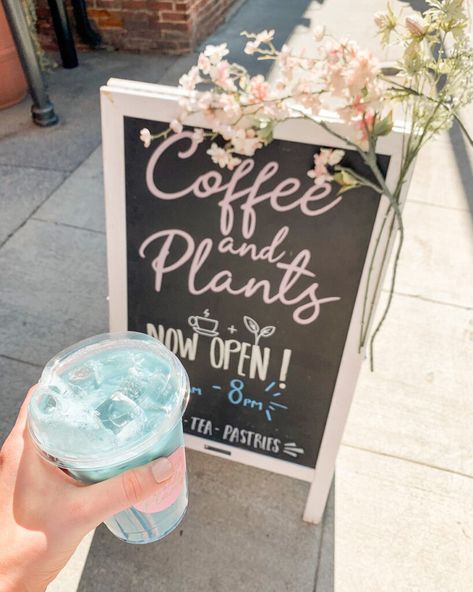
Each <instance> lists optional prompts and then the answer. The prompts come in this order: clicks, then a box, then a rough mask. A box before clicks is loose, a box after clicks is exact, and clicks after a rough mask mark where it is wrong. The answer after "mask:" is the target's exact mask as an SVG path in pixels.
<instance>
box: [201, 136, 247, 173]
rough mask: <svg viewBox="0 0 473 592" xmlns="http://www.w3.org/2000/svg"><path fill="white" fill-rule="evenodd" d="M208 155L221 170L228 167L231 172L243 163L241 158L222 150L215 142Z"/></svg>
mask: <svg viewBox="0 0 473 592" xmlns="http://www.w3.org/2000/svg"><path fill="white" fill-rule="evenodd" d="M207 154H208V155H209V156H210V157H211V159H212V161H213V162H214V163H215V164H218V166H219V167H220V168H221V169H224V168H225V167H226V168H228V169H229V170H232V169H234V168H235V167H236V166H237V165H238V164H240V162H241V159H240V158H235V157H234V156H233V154H232V153H231V152H227V151H226V150H225V149H224V148H220V147H219V146H217V144H216V143H215V142H212V146H211V147H210V148H209V149H208V150H207Z"/></svg>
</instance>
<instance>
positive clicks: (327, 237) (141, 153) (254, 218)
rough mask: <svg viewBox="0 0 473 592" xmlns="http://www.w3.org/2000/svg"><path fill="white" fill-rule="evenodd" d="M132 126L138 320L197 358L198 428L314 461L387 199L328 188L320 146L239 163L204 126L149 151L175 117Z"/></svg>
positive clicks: (286, 147) (191, 426) (271, 150)
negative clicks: (215, 151)
mask: <svg viewBox="0 0 473 592" xmlns="http://www.w3.org/2000/svg"><path fill="white" fill-rule="evenodd" d="M123 125H124V163H125V189H126V191H125V201H126V250H127V292H128V293H127V300H128V328H129V329H130V330H136V331H142V332H148V333H150V334H152V335H155V336H156V337H159V338H160V339H161V340H162V341H163V342H165V343H166V345H167V346H168V347H170V348H171V349H172V350H173V351H175V353H176V354H177V355H178V356H179V357H180V358H181V360H182V361H183V364H184V366H185V367H186V369H187V371H188V373H189V376H190V380H191V385H192V394H191V399H190V403H189V406H188V409H187V411H186V414H185V418H184V422H185V424H184V425H185V431H186V432H187V433H188V434H192V435H195V436H199V437H202V438H205V439H206V440H208V441H209V442H210V444H211V445H212V444H214V445H215V449H216V450H219V448H218V446H219V443H220V444H225V445H227V446H232V447H237V448H242V449H245V450H249V451H252V452H256V453H257V454H260V455H266V456H270V457H274V458H277V459H282V460H285V461H289V462H290V463H296V464H298V465H302V466H306V467H311V468H314V466H315V464H316V460H317V456H318V452H319V449H320V445H321V440H322V436H323V433H324V429H325V424H326V421H327V416H328V412H329V409H330V404H331V400H332V395H333V392H334V388H335V382H336V379H337V375H338V372H339V367H340V362H341V358H342V353H343V349H344V346H345V342H346V339H347V332H348V328H349V325H350V320H351V316H352V313H353V307H354V303H355V298H356V295H357V292H358V290H359V285H360V278H361V274H362V270H363V266H364V265H365V260H366V255H367V249H368V246H369V243H370V240H371V237H372V232H373V225H374V222H375V218H376V215H377V212H378V207H379V204H380V197H379V195H377V194H376V193H375V192H374V191H372V190H371V189H367V188H359V189H355V190H352V191H350V192H347V193H346V194H343V195H341V196H337V189H338V187H337V185H336V184H329V183H327V184H325V185H322V186H319V187H317V186H315V185H314V182H313V180H312V179H310V178H309V177H308V176H307V171H308V170H309V169H310V168H311V167H312V165H313V155H314V152H315V151H316V150H317V148H319V147H318V146H314V145H309V144H304V143H299V142H293V141H285V140H275V141H274V142H273V143H272V144H270V145H269V146H268V147H266V148H264V149H261V150H259V151H257V152H256V154H255V155H254V157H251V158H249V157H242V163H241V164H240V165H239V166H238V167H237V168H236V169H234V170H233V171H228V170H226V169H221V168H219V167H218V166H217V165H215V164H213V163H212V162H211V160H210V158H209V156H208V155H207V154H206V151H207V150H208V149H209V146H210V141H207V140H206V141H204V142H203V143H201V144H197V143H194V142H193V140H192V128H185V129H184V132H183V133H182V134H179V135H171V136H170V137H169V138H168V139H167V140H164V139H161V140H158V141H156V142H155V143H153V144H152V145H151V147H149V148H145V147H144V145H143V143H142V142H141V141H140V138H139V136H140V130H141V129H142V128H148V129H149V130H150V131H151V133H153V134H157V133H160V132H161V131H163V130H164V129H166V128H167V126H168V124H167V123H160V122H157V121H155V120H145V119H140V118H137V117H124V118H123ZM379 158H380V163H381V165H382V167H383V169H384V170H385V171H386V170H387V166H388V162H389V157H388V156H384V157H379ZM344 164H346V165H347V166H351V167H353V168H355V169H356V170H359V171H360V172H361V171H363V172H365V173H366V171H365V170H364V168H363V166H362V163H361V160H360V158H359V156H358V155H357V153H356V152H353V151H351V152H350V151H348V152H347V153H346V156H345V160H344ZM211 447H212V446H210V448H211Z"/></svg>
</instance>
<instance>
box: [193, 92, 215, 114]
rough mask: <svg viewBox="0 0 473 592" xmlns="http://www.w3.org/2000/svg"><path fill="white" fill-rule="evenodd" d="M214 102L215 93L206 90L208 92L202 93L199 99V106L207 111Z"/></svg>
mask: <svg viewBox="0 0 473 592" xmlns="http://www.w3.org/2000/svg"><path fill="white" fill-rule="evenodd" d="M213 102H214V95H213V93H211V92H210V91H206V92H204V93H202V94H201V95H199V98H198V101H197V107H198V108H199V109H200V110H201V111H207V110H208V109H210V108H211V107H212V105H213Z"/></svg>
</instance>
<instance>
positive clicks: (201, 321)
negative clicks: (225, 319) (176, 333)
mask: <svg viewBox="0 0 473 592" xmlns="http://www.w3.org/2000/svg"><path fill="white" fill-rule="evenodd" d="M187 320H188V323H189V325H190V326H191V327H192V328H193V329H194V331H195V332H196V333H198V334H199V335H205V336H207V337H216V336H217V335H218V331H217V329H218V321H217V319H209V318H207V317H200V316H191V317H189V318H188V319H187Z"/></svg>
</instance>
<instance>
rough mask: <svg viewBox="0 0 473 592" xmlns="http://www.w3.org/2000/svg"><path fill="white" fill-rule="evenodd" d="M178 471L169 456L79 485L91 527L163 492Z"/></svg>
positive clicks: (83, 505)
mask: <svg viewBox="0 0 473 592" xmlns="http://www.w3.org/2000/svg"><path fill="white" fill-rule="evenodd" d="M173 474H174V467H173V465H172V463H171V462H170V461H169V460H168V459H167V458H164V457H163V458H158V459H157V460H155V461H153V462H152V463H149V464H147V465H144V466H142V467H136V468H134V469H129V470H128V471H125V472H124V473H120V474H119V475H116V476H115V477H112V478H111V479H107V480H106V481H101V482H100V483H95V484H94V485H88V486H86V487H83V488H82V487H81V488H79V489H78V493H79V495H81V497H82V496H84V497H83V498H82V499H81V501H82V504H81V505H82V507H83V509H84V514H85V515H86V520H87V522H89V525H90V528H95V527H96V526H97V525H98V524H100V523H101V522H103V521H104V520H106V519H107V518H109V517H110V516H112V515H113V514H117V513H118V512H121V511H122V510H126V509H127V508H129V507H130V506H134V505H135V504H137V503H138V502H140V501H143V500H145V499H146V498H148V497H150V496H152V495H153V494H156V493H159V490H160V489H161V488H162V487H164V485H165V483H166V482H167V481H168V479H170V478H171V477H172V476H173Z"/></svg>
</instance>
